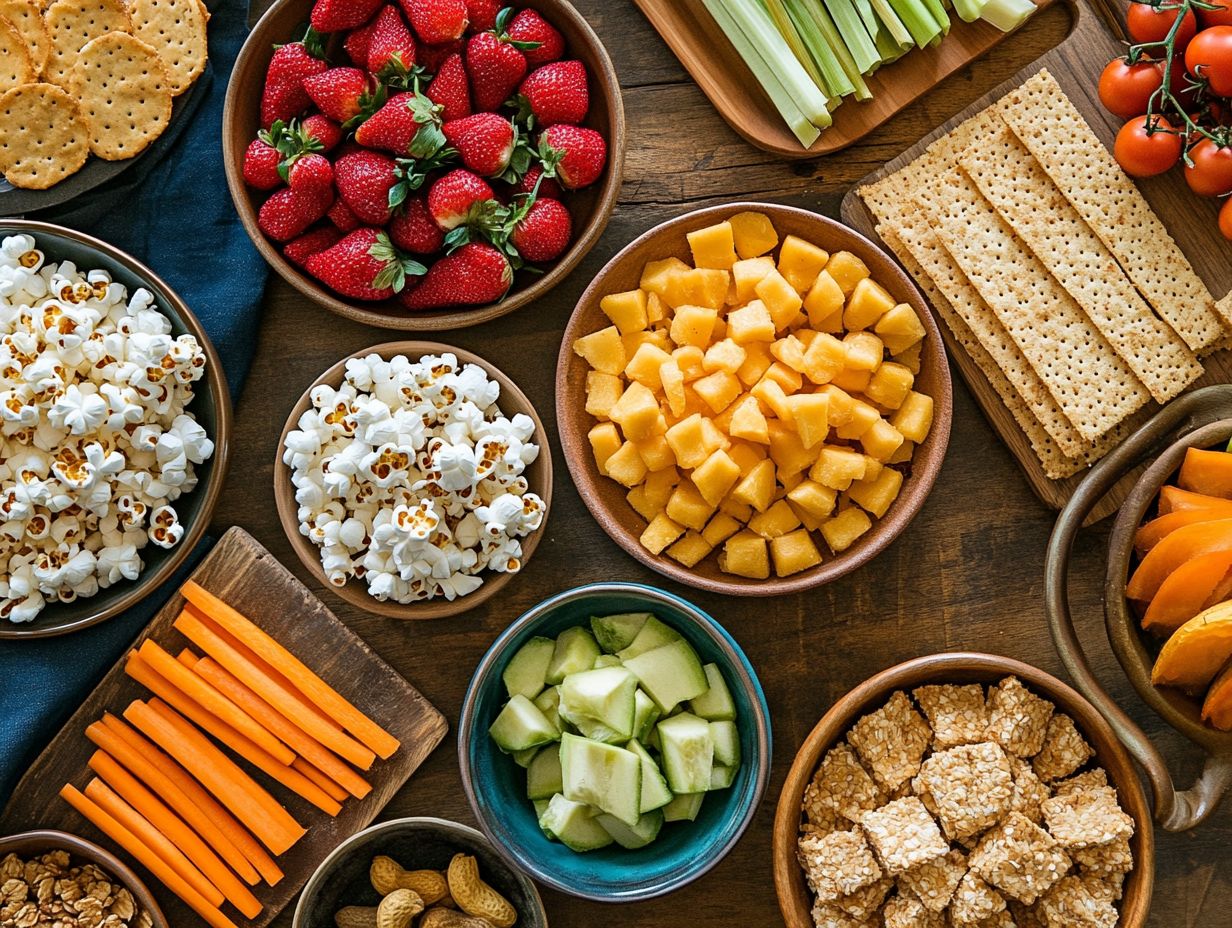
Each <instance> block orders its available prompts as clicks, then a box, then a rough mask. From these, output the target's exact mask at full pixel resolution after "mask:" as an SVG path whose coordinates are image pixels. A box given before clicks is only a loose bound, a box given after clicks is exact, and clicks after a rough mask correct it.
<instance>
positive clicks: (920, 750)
mask: <svg viewBox="0 0 1232 928" xmlns="http://www.w3.org/2000/svg"><path fill="white" fill-rule="evenodd" d="M932 736H933V733H932V729H930V728H929V727H928V723H927V722H926V721H924V717H923V716H922V715H920V713H919V712H917V711H916V710H915V707H914V706H913V705H912V704H911V700H910V699H909V698H908V697H907V694H906V693H903V692H901V691H900V692H896V693H894V695H893V696H891V697H890V699H889V701H888V702H887V703H886V704H885V705H884V706H882V707H881V708H880V709H877V710H875V711H873V712H870V713H869V714H868V715H866V716H864V717H863V718H861V719H860V720H859V721H857V722H856V723H855V725H853V726H852V727H851V732H850V733H849V734H848V735H847V740H848V741H849V742H850V743H851V746H852V747H854V748H855V749H856V752H857V753H858V754H859V755H860V760H862V761H863V762H864V764H865V765H866V766H867V767H868V769H869V770H870V771H872V774H873V778H874V779H876V781H877V783H878V785H879V786H881V788H882V789H884V790H885V791H886V792H891V793H892V792H894V791H895V790H896V789H898V788H899V787H900V786H902V785H903V784H904V783H906V782H907V781H908V780H910V779H911V778H912V777H913V776H915V775H916V774H917V773H919V771H920V761H922V760H923V759H924V754H925V753H926V752H927V751H928V746H929V744H930V742H931V741H932Z"/></svg>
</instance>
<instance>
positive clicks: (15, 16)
mask: <svg viewBox="0 0 1232 928" xmlns="http://www.w3.org/2000/svg"><path fill="white" fill-rule="evenodd" d="M0 16H3V17H4V18H5V19H7V20H9V21H10V22H12V24H13V25H14V26H15V27H16V29H17V31H18V32H20V33H21V37H22V38H23V39H25V41H26V49H27V50H28V51H29V52H30V63H31V64H32V65H33V66H34V77H35V78H37V77H38V76H39V75H40V74H41V73H42V72H43V67H44V66H45V65H46V64H47V52H48V49H49V47H50V45H51V43H50V41H49V40H48V38H47V27H46V26H45V25H44V24H43V10H42V7H41V6H40V5H39V2H38V0H0Z"/></svg>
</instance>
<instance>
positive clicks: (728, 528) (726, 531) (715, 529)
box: [702, 512, 744, 548]
mask: <svg viewBox="0 0 1232 928" xmlns="http://www.w3.org/2000/svg"><path fill="white" fill-rule="evenodd" d="M742 528H744V523H743V522H737V521H736V520H735V519H733V518H732V517H731V516H729V515H728V514H727V513H725V512H716V513H715V514H714V515H713V516H712V517H711V518H710V521H709V522H707V523H706V527H705V528H704V529H702V537H703V538H705V539H706V543H707V544H709V545H710V547H712V548H717V547H718V546H719V545H721V544H722V543H723V542H724V541H726V540H727V539H728V538H731V536H732V535H734V534H736V532H738V531H740V529H742Z"/></svg>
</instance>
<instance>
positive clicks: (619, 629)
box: [590, 612, 652, 654]
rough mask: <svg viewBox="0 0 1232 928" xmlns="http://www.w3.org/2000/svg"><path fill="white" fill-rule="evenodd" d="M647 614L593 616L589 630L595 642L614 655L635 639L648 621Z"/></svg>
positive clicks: (649, 616)
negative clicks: (592, 633)
mask: <svg viewBox="0 0 1232 928" xmlns="http://www.w3.org/2000/svg"><path fill="white" fill-rule="evenodd" d="M650 618H652V616H651V614H650V613H649V612H625V613H622V614H620V615H605V616H593V617H591V620H590V630H591V631H592V632H594V634H595V640H596V641H598V642H599V647H601V648H602V649H603V650H604V651H606V652H607V653H608V654H615V653H616V652H617V651H619V650H621V649H622V648H627V647H628V646H629V645H631V644H632V643H633V639H634V638H636V637H637V633H638V632H640V631H641V630H642V626H643V625H645V624H646V621H647V620H648V619H650Z"/></svg>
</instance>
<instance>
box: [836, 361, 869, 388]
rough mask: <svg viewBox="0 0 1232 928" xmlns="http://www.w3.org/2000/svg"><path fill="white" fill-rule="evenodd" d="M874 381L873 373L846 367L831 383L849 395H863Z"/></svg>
mask: <svg viewBox="0 0 1232 928" xmlns="http://www.w3.org/2000/svg"><path fill="white" fill-rule="evenodd" d="M872 379H873V372H872V371H859V370H856V369H855V368H854V367H845V368H843V369H842V370H841V371H839V373H837V374H835V375H834V379H833V380H831V381H830V383H831V384H833V385H834V386H836V387H838V388H839V389H840V390H845V391H846V392H848V393H863V392H864V391H865V390H867V389H868V385H869V383H870V382H871V381H872Z"/></svg>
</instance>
